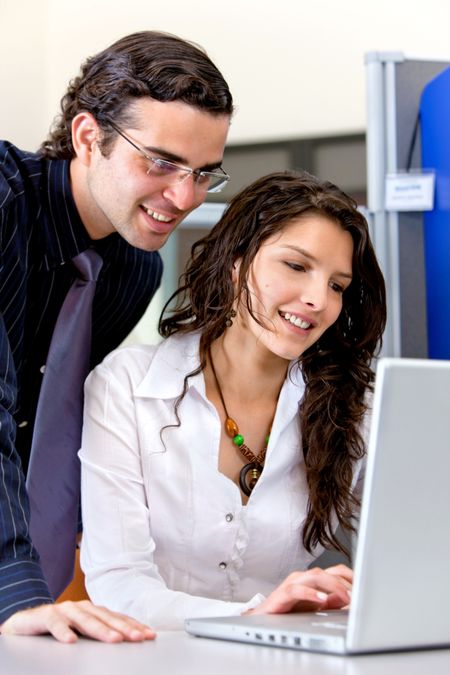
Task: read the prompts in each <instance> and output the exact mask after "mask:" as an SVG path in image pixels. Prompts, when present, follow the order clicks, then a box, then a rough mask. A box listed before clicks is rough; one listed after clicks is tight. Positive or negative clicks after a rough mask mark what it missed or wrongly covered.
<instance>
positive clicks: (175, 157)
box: [139, 145, 222, 171]
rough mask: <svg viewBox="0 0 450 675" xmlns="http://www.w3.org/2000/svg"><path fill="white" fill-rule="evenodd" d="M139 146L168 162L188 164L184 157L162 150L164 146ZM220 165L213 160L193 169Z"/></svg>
mask: <svg viewBox="0 0 450 675" xmlns="http://www.w3.org/2000/svg"><path fill="white" fill-rule="evenodd" d="M139 147H141V148H142V150H145V152H148V153H149V154H153V153H154V154H156V155H161V157H162V158H163V159H167V160H168V161H169V162H174V163H175V164H184V166H189V163H188V160H187V159H186V157H181V156H180V155H174V154H173V153H172V152H169V151H168V150H164V148H158V147H155V146H152V145H151V146H149V145H145V146H144V145H140V146H139ZM221 166H222V161H219V162H213V163H212V164H205V166H201V167H199V168H198V169H194V171H213V170H214V169H218V168H220V167H221Z"/></svg>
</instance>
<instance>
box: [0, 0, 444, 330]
mask: <svg viewBox="0 0 450 675" xmlns="http://www.w3.org/2000/svg"><path fill="white" fill-rule="evenodd" d="M449 27H450V1H449V0H426V1H425V0H341V1H340V2H339V1H337V0H308V1H307V0H189V1H187V0H169V1H168V2H165V3H164V2H155V1H153V2H152V0H126V1H125V2H122V3H121V2H117V3H114V2H112V0H77V1H76V2H73V1H72V0H70V1H69V0H0V28H1V34H2V39H1V41H0V64H1V66H0V91H1V105H0V137H1V138H8V139H9V140H11V141H13V142H15V143H16V144H17V145H19V146H21V147H23V148H26V149H30V150H32V149H35V148H37V147H38V145H39V143H40V142H41V140H42V139H43V138H44V137H45V136H46V133H47V129H48V127H49V124H50V122H51V120H52V119H53V117H54V115H55V114H56V113H57V112H58V107H59V100H60V98H61V96H62V94H63V93H64V91H65V89H66V85H67V83H68V81H69V80H70V79H71V78H72V77H74V76H75V75H77V74H78V69H79V65H80V63H81V62H82V61H83V60H84V59H85V58H86V57H88V56H90V55H92V54H94V53H96V52H97V51H99V50H101V49H103V48H104V47H106V46H107V45H108V44H110V43H111V42H113V41H114V40H116V39H118V38H119V37H121V36H122V35H125V34H126V33H130V32H133V31H137V30H145V29H156V30H164V31H168V32H171V33H175V34H177V35H180V36H182V37H185V38H187V39H190V40H193V41H195V42H197V43H199V44H201V45H202V46H203V47H204V48H206V50H207V51H208V53H209V55H210V56H211V58H212V59H213V60H214V61H215V62H216V64H217V65H218V66H219V68H220V69H221V70H222V72H223V74H224V75H225V77H226V79H227V80H228V82H229V84H230V87H231V90H232V92H233V95H234V98H235V103H236V106H237V112H236V115H235V118H234V120H233V124H232V127H231V131H230V137H229V139H230V141H231V142H250V141H259V140H274V139H280V138H292V137H297V138H302V137H308V136H317V135H326V134H339V133H352V132H361V131H364V129H365V73H364V54H365V53H366V52H367V51H374V50H375V51H387V50H392V51H402V52H404V53H405V54H406V55H407V56H410V57H411V56H414V57H418V58H428V57H429V58H433V59H435V60H438V59H442V60H445V61H448V60H450V30H449ZM164 254H165V255H170V247H169V246H167V247H166V250H164ZM162 293H163V291H161V292H160V293H159V294H158V296H157V297H155V299H154V300H153V302H152V304H151V307H150V310H149V312H147V314H146V315H145V317H144V318H143V320H142V322H141V324H140V326H139V327H138V329H137V330H135V331H134V333H133V336H132V338H131V339H132V340H133V341H135V340H137V341H148V340H150V341H154V340H155V338H156V333H155V329H154V326H155V325H156V318H157V316H158V314H159V309H160V307H161V306H162V302H163V297H162Z"/></svg>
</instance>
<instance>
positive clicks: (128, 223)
mask: <svg viewBox="0 0 450 675" xmlns="http://www.w3.org/2000/svg"><path fill="white" fill-rule="evenodd" d="M61 107H62V114H61V116H60V118H59V119H58V120H57V123H56V125H55V127H54V129H53V131H52V133H51V134H50V136H49V138H48V139H47V140H46V141H45V142H44V143H43V144H42V146H41V149H40V152H39V153H38V154H32V153H27V152H23V151H21V150H18V149H17V148H15V147H14V146H13V145H11V144H10V143H7V142H2V143H0V255H1V259H0V481H1V485H2V488H1V492H0V622H3V623H2V624H1V632H2V633H27V634H37V633H43V632H50V633H52V634H53V635H54V636H55V637H56V638H57V639H59V640H62V641H67V642H70V641H74V640H76V632H75V631H77V632H80V633H82V634H86V635H89V636H90V637H94V638H97V639H100V640H104V641H120V640H123V639H125V640H142V639H147V638H151V637H153V635H154V634H153V633H152V632H151V631H150V630H149V629H148V628H147V627H145V626H142V625H141V624H138V623H137V622H135V621H132V620H131V619H129V618H127V617H123V616H121V615H117V614H113V613H112V612H109V611H108V610H105V609H103V608H98V607H94V606H93V605H92V604H91V603H89V602H87V601H84V602H81V603H60V604H53V603H52V597H51V595H50V593H49V590H48V586H47V583H46V580H45V577H44V574H43V571H42V569H41V566H40V563H39V556H38V553H37V552H36V549H35V548H34V547H33V545H32V542H31V538H30V535H29V532H28V521H29V506H28V500H27V495H26V490H25V483H24V481H25V479H24V473H26V471H27V468H28V462H29V457H30V448H31V443H32V436H33V426H34V421H35V416H36V408H37V402H38V398H39V391H40V387H41V380H42V373H43V371H44V370H45V367H44V366H45V362H46V358H47V353H48V350H49V345H50V341H51V337H52V333H53V329H54V326H55V323H56V320H57V317H58V314H59V312H60V309H61V306H62V305H63V302H64V298H65V297H66V294H67V292H68V290H69V288H70V286H71V284H72V283H73V281H74V279H75V278H76V270H75V267H74V265H73V264H72V262H71V261H72V259H73V258H75V257H76V256H78V255H79V254H80V253H81V252H83V251H85V250H86V249H89V248H94V249H95V251H96V252H97V253H98V254H100V256H101V259H102V261H103V265H102V268H101V271H100V275H99V278H98V282H97V285H96V287H95V296H94V301H93V309H92V343H91V358H90V365H91V366H94V365H96V364H97V363H98V362H100V361H101V360H102V359H103V357H104V356H105V355H106V354H107V353H108V352H109V351H111V350H112V349H113V348H115V347H116V346H117V345H118V344H120V342H121V341H122V340H123V339H124V338H125V337H126V335H127V334H128V333H129V332H130V330H131V329H132V328H133V326H134V325H135V324H136V322H137V321H138V320H139V318H140V317H141V316H142V314H143V312H144V311H145V309H146V307H147V305H148V303H149V301H150V299H151V298H152V296H153V294H154V293H155V291H156V289H157V288H158V286H159V283H160V277H161V272H162V263H161V259H160V256H159V254H158V253H157V250H158V249H159V248H160V247H161V246H163V245H164V243H165V242H166V240H167V238H168V237H169V235H170V234H171V232H172V231H173V230H174V229H175V228H176V227H177V225H178V224H179V223H180V222H181V221H182V220H183V218H185V217H186V216H187V214H188V213H189V212H190V211H192V210H193V209H194V208H196V207H197V206H199V205H200V204H201V203H202V202H203V201H204V199H205V197H206V194H207V192H208V191H210V190H214V189H217V188H219V189H220V187H221V186H222V185H223V184H225V182H226V181H227V180H228V176H227V174H226V173H225V172H224V171H223V169H222V168H221V162H222V156H223V149H224V145H225V141H226V136H227V132H228V127H229V123H230V117H231V114H232V98H231V94H230V92H229V89H228V86H227V84H226V82H225V81H224V79H223V77H222V75H221V74H220V72H219V71H218V70H217V68H216V67H215V66H214V64H213V63H212V62H211V61H210V59H209V58H208V57H207V55H206V54H205V53H204V52H203V51H202V50H201V49H200V48H198V47H197V46H195V45H193V44H190V43H187V42H185V41H183V40H181V39H179V38H176V37H175V36H171V35H167V34H162V33H156V32H142V33H136V34H133V35H129V36H127V37H125V38H123V39H121V40H119V41H117V42H116V43H114V44H113V45H112V46H110V47H109V48H107V49H105V50H104V51H103V52H101V53H99V54H98V55H96V56H94V57H92V58H90V59H88V60H87V61H86V63H85V64H84V66H83V68H82V71H81V74H80V76H79V77H77V78H76V79H75V80H74V81H73V82H72V83H71V84H70V86H69V88H68V91H67V92H66V94H65V96H64V97H63V99H62V102H61ZM63 377H64V372H62V373H61V378H63ZM61 423H62V421H61V420H55V424H61ZM80 433H81V430H80ZM19 457H20V459H19ZM20 460H21V463H20ZM21 467H22V468H21ZM46 468H47V467H46ZM52 470H53V467H48V471H49V472H50V471H52Z"/></svg>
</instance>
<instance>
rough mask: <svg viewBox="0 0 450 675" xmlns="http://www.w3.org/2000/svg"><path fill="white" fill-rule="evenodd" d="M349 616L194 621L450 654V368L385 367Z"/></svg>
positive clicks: (309, 640) (233, 636) (205, 629)
mask: <svg viewBox="0 0 450 675" xmlns="http://www.w3.org/2000/svg"><path fill="white" fill-rule="evenodd" d="M354 575H355V576H354V586H353V590H352V600H351V605H350V609H349V610H348V611H345V610H344V611H328V612H315V613H304V614H301V613H298V614H285V615H280V614H278V615H265V616H248V617H245V616H239V617H236V616H233V617H226V618H209V619H208V618H204V619H199V618H196V619H187V620H186V624H185V627H186V630H187V631H188V632H189V633H192V634H193V635H197V636H203V637H209V638H219V639H223V640H238V641H242V642H251V643H256V644H264V645H273V646H279V647H289V648H293V649H303V650H309V651H320V652H330V653H335V654H357V653H368V652H378V651H390V650H406V649H421V648H432V647H443V646H450V361H437V360H436V361H435V360H424V359H423V360H422V359H400V358H383V359H380V361H379V363H378V368H377V377H376V384H375V395H374V402H373V416H372V423H371V430H370V439H369V447H368V457H367V470H366V478H365V483H364V491H363V499H362V508H361V518H360V525H359V535H358V542H357V546H356V555H355V564H354Z"/></svg>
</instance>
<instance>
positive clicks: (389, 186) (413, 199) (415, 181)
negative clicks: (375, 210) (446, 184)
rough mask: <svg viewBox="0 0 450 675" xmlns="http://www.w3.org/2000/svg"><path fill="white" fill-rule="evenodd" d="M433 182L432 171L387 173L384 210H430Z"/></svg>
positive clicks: (432, 202) (431, 207) (431, 208)
mask: <svg viewBox="0 0 450 675" xmlns="http://www.w3.org/2000/svg"><path fill="white" fill-rule="evenodd" d="M434 183H435V174H434V172H433V171H428V172H423V173H420V172H414V173H388V174H387V176H386V184H385V194H386V198H385V209H386V211H432V210H433V206H434Z"/></svg>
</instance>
